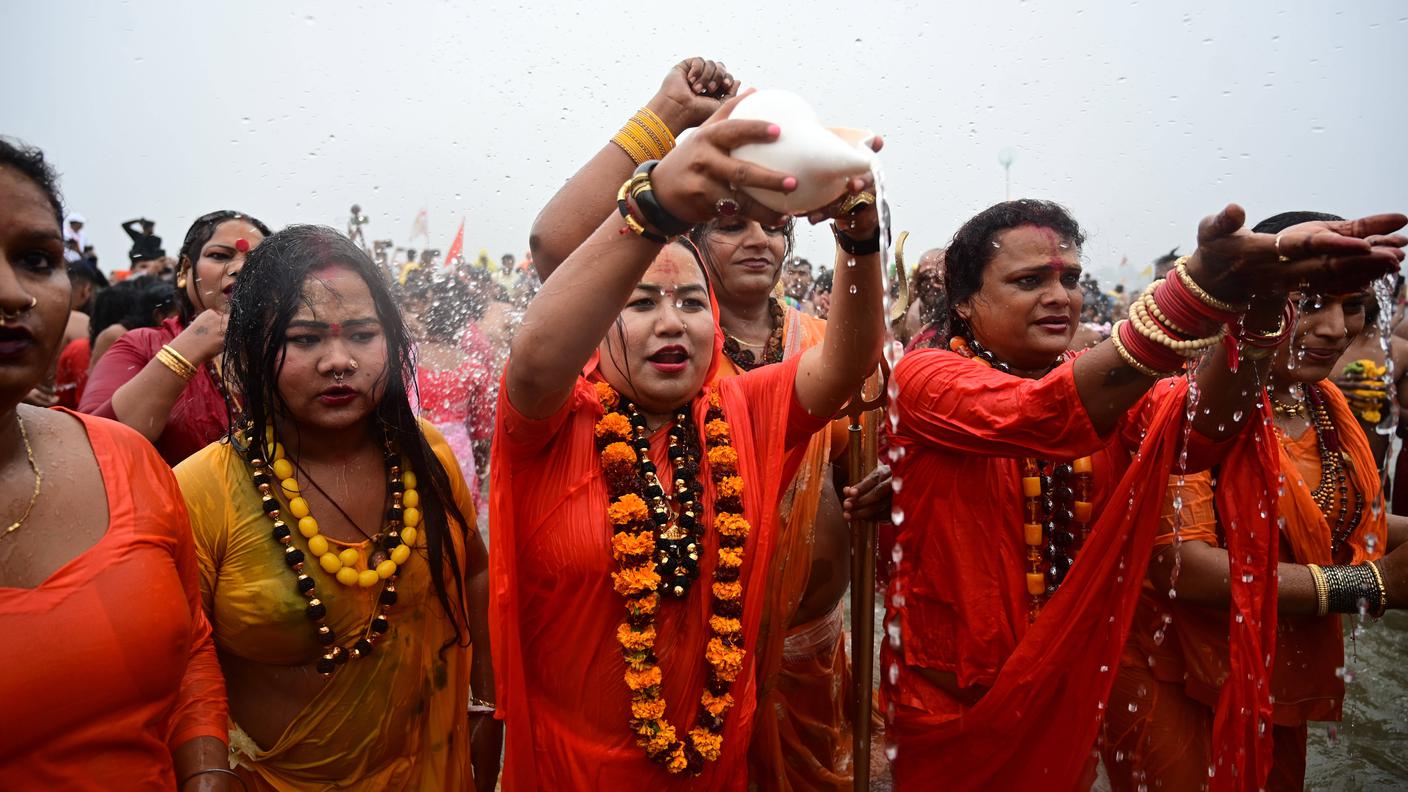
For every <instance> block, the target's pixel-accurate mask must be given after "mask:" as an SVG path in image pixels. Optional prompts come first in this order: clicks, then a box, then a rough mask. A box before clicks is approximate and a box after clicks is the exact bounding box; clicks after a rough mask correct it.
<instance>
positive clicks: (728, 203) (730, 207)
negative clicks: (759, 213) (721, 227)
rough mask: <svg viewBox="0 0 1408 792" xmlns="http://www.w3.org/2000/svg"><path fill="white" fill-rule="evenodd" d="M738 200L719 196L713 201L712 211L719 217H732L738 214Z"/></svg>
mask: <svg viewBox="0 0 1408 792" xmlns="http://www.w3.org/2000/svg"><path fill="white" fill-rule="evenodd" d="M738 210H739V206H738V201H736V200H735V199H733V198H731V197H730V198H720V199H719V200H717V201H715V202H714V212H715V214H718V215H719V216H720V217H733V216H734V215H736V214H738Z"/></svg>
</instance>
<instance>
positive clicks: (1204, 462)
mask: <svg viewBox="0 0 1408 792" xmlns="http://www.w3.org/2000/svg"><path fill="white" fill-rule="evenodd" d="M1405 221H1408V218H1404V217H1403V216H1402V215H1379V216H1375V217H1370V218H1364V219H1362V220H1357V221H1353V222H1329V221H1316V222H1309V223H1304V224H1300V225H1296V226H1293V227H1291V228H1288V229H1285V230H1284V231H1282V232H1280V233H1279V234H1265V233H1253V232H1250V231H1247V230H1245V229H1243V228H1242V223H1243V212H1242V210H1241V208H1240V207H1237V206H1235V205H1232V206H1229V207H1227V208H1226V209H1224V210H1223V211H1222V212H1220V213H1219V214H1217V215H1215V216H1213V217H1210V218H1208V219H1207V220H1204V221H1203V223H1202V225H1201V226H1200V228H1199V233H1198V243H1199V244H1198V248H1197V250H1196V251H1195V252H1194V254H1193V255H1192V256H1190V257H1188V258H1187V259H1186V260H1184V261H1183V262H1182V264H1183V265H1182V266H1181V267H1179V268H1178V269H1176V270H1175V272H1174V274H1172V275H1171V276H1170V277H1169V278H1168V279H1167V280H1166V281H1160V282H1157V283H1156V284H1155V285H1154V286H1153V287H1151V289H1150V290H1149V291H1148V292H1146V293H1145V295H1143V296H1142V297H1141V298H1140V299H1139V300H1137V301H1135V303H1134V304H1133V305H1132V306H1131V309H1130V319H1129V320H1128V321H1124V322H1121V323H1119V324H1118V325H1116V327H1115V330H1114V333H1113V334H1112V337H1111V338H1110V339H1109V340H1107V341H1104V342H1102V343H1100V344H1097V345H1096V346H1095V347H1093V348H1092V349H1090V350H1088V351H1086V352H1084V353H1082V354H1079V355H1076V356H1072V355H1070V354H1068V353H1067V349H1068V345H1069V344H1070V340H1071V336H1072V333H1073V332H1074V330H1075V328H1076V323H1077V319H1078V317H1079V316H1080V309H1081V304H1082V297H1083V294H1082V289H1081V284H1080V279H1081V254H1080V251H1081V246H1082V244H1083V242H1084V234H1083V232H1082V231H1081V229H1080V227H1079V225H1077V224H1076V222H1075V220H1074V219H1072V218H1071V216H1070V215H1069V214H1068V213H1067V212H1066V211H1065V210H1064V209H1063V208H1061V207H1060V206H1057V205H1055V204H1052V203H1049V202H1045V201H1034V200H1019V201H1009V202H1004V203H1001V204H997V205H995V206H993V207H991V208H989V209H987V210H984V211H983V212H981V213H979V214H978V215H977V216H975V217H974V218H972V219H971V220H969V221H968V222H967V223H965V224H964V225H963V227H962V228H960V229H959V231H958V232H957V233H956V234H955V235H954V238H953V240H952V242H951V244H950V245H949V247H948V252H947V256H946V275H947V277H946V285H947V289H948V296H949V299H950V306H951V307H950V315H949V321H950V332H951V337H950V338H948V339H946V343H945V344H944V345H943V346H942V347H939V348H927V349H917V350H914V351H912V352H911V353H910V354H908V355H906V356H905V358H904V359H903V360H902V361H900V363H899V364H898V365H897V366H896V368H895V372H894V383H895V385H896V386H897V387H898V397H897V399H896V403H895V416H896V418H897V426H896V428H895V430H894V431H893V432H892V434H891V437H892V441H893V444H894V452H893V453H894V454H895V456H896V457H897V461H896V463H895V479H896V481H900V482H902V485H903V486H902V487H899V488H897V489H896V492H895V496H894V513H895V516H896V518H897V520H896V521H897V522H898V523H899V525H898V527H897V535H896V547H895V550H894V555H895V557H896V558H899V559H900V561H899V563H898V564H897V568H896V570H895V572H894V575H893V577H892V580H891V589H890V596H889V599H888V612H887V615H886V628H887V635H889V636H890V639H889V640H886V641H885V642H884V644H883V646H882V657H881V668H882V669H885V672H884V674H883V676H882V678H883V679H885V684H883V685H882V695H883V699H884V701H885V704H886V706H887V708H888V709H890V711H891V713H892V714H891V717H890V721H889V728H888V734H889V736H890V738H891V740H892V741H893V750H894V751H895V757H894V760H893V762H892V768H893V771H894V777H895V780H896V785H897V787H898V788H913V789H919V788H927V787H928V786H929V785H930V784H932V782H933V779H934V778H936V777H940V774H943V777H945V778H946V779H947V780H948V781H949V782H950V785H951V786H952V788H956V789H1018V788H1057V789H1066V788H1075V787H1078V786H1081V785H1083V784H1088V783H1089V781H1090V779H1091V778H1092V777H1093V776H1091V775H1089V774H1090V773H1091V772H1093V765H1092V760H1091V749H1092V747H1093V746H1094V744H1095V740H1096V737H1097V732H1098V723H1099V721H1098V720H1097V718H1096V717H1095V714H1096V713H1097V712H1098V711H1099V709H1100V707H1102V706H1103V703H1104V701H1105V698H1106V696H1107V695H1108V692H1109V686H1110V684H1111V680H1112V679H1113V676H1114V675H1113V674H1110V673H1109V669H1110V668H1113V667H1116V666H1117V665H1118V660H1119V657H1120V654H1121V652H1122V650H1123V648H1124V638H1125V635H1126V634H1127V633H1128V631H1129V628H1130V618H1131V616H1132V608H1133V603H1134V600H1135V598H1136V597H1137V594H1138V588H1139V585H1140V576H1138V575H1131V574H1128V570H1129V569H1132V568H1143V566H1144V565H1145V563H1146V562H1147V559H1148V557H1149V553H1150V552H1151V549H1152V544H1153V538H1154V534H1155V533H1156V528H1157V525H1158V515H1159V508H1160V506H1161V505H1162V503H1163V494H1164V491H1163V487H1162V483H1163V482H1164V481H1166V480H1167V477H1168V475H1169V472H1170V471H1171V470H1173V469H1174V466H1175V465H1177V466H1178V469H1179V470H1180V471H1187V472H1191V471H1197V470H1200V469H1205V468H1207V467H1208V466H1209V465H1211V464H1215V463H1218V462H1221V463H1222V466H1223V469H1224V470H1247V471H1257V470H1260V469H1261V468H1259V467H1258V463H1257V453H1258V451H1259V449H1262V448H1266V447H1268V445H1269V443H1270V442H1271V441H1270V440H1269V437H1263V435H1264V434H1266V432H1265V426H1264V425H1263V424H1262V422H1261V421H1259V420H1249V416H1251V415H1254V414H1255V413H1256V408H1257V404H1258V401H1257V398H1258V396H1259V393H1260V391H1259V383H1260V382H1264V381H1265V376H1266V372H1267V370H1268V367H1269V365H1270V360H1269V358H1268V356H1267V355H1266V354H1265V352H1264V350H1265V349H1267V348H1268V347H1269V346H1275V345H1276V344H1277V343H1279V342H1280V341H1282V340H1284V338H1285V337H1286V336H1287V334H1288V333H1289V332H1290V328H1291V326H1292V324H1291V323H1290V322H1288V321H1286V310H1287V300H1286V297H1285V294H1286V291H1287V290H1288V289H1289V288H1291V287H1293V286H1294V285H1296V284H1299V283H1301V282H1303V281H1305V282H1309V283H1311V284H1313V285H1316V286H1317V287H1319V288H1324V289H1333V290H1336V291H1338V292H1344V291H1349V290H1357V289H1360V288H1362V287H1363V286H1364V285H1365V284H1366V283H1368V281H1369V280H1371V279H1372V278H1374V277H1377V276H1379V275H1381V274H1382V273H1383V272H1385V271H1387V270H1389V269H1391V268H1392V267H1394V266H1396V265H1397V262H1398V261H1400V260H1401V258H1402V252H1401V251H1400V250H1399V248H1400V247H1401V246H1402V245H1403V244H1404V242H1405V240H1404V239H1403V238H1402V237H1381V236H1378V235H1381V234H1386V233H1389V232H1391V231H1393V230H1395V229H1397V228H1399V227H1401V226H1402V225H1403V224H1404V222H1405ZM1228 334H1231V335H1232V336H1233V337H1234V340H1235V343H1232V342H1225V341H1223V338H1224V336H1226V335H1228ZM1229 347H1230V348H1231V349H1233V350H1235V352H1236V355H1237V361H1236V365H1235V366H1234V365H1231V363H1230V362H1229V357H1230V355H1231V354H1232V352H1229V351H1228V348H1229ZM1204 350H1211V351H1210V352H1209V353H1208V356H1207V359H1206V360H1205V361H1204V362H1203V363H1202V365H1201V366H1200V367H1199V368H1198V369H1197V370H1196V372H1195V373H1194V374H1190V376H1189V378H1187V379H1175V380H1170V381H1169V382H1168V383H1167V384H1165V385H1161V386H1158V387H1154V384H1155V382H1156V381H1157V380H1158V379H1159V378H1160V377H1164V376H1168V375H1170V374H1172V373H1174V372H1176V371H1179V370H1180V369H1182V368H1183V364H1184V361H1185V360H1187V359H1190V358H1192V357H1193V356H1196V355H1200V354H1202V353H1203V351H1204ZM1190 383H1191V384H1196V388H1197V394H1196V397H1195V398H1196V402H1195V405H1196V409H1193V408H1188V407H1185V402H1186V398H1185V397H1187V396H1188V390H1189V389H1190V387H1191V384H1190ZM1246 476H1247V480H1246V481H1245V482H1243V491H1244V492H1253V491H1258V490H1256V489H1255V488H1256V487H1261V488H1262V489H1263V490H1264V491H1274V490H1275V487H1276V484H1275V476H1274V474H1272V475H1270V476H1269V477H1268V476H1265V475H1263V476H1261V477H1260V478H1258V477H1257V476H1255V475H1253V473H1247V474H1246ZM1268 478H1269V480H1268ZM1150 482H1159V485H1158V486H1154V487H1151V486H1150ZM1246 500H1248V501H1250V502H1252V503H1255V502H1256V500H1255V498H1254V497H1251V496H1250V495H1249V496H1247V498H1246ZM1268 514H1269V513H1268V512H1263V513H1262V514H1261V516H1260V517H1258V515H1257V514H1256V513H1253V514H1252V515H1250V517H1248V518H1246V519H1244V520H1243V521H1242V523H1241V525H1240V528H1239V530H1238V531H1235V532H1233V534H1232V537H1231V539H1232V541H1233V542H1235V547H1236V548H1238V549H1240V552H1239V553H1236V554H1235V557H1236V558H1237V561H1236V563H1237V565H1238V566H1237V567H1235V568H1234V572H1236V573H1239V574H1237V575H1236V576H1235V577H1234V580H1237V578H1240V577H1241V576H1240V573H1241V572H1242V571H1243V570H1242V568H1241V567H1242V565H1246V564H1250V563H1251V562H1253V561H1256V560H1264V558H1263V557H1264V556H1265V555H1266V554H1267V539H1266V537H1267V536H1268V535H1269V533H1270V531H1271V525H1272V524H1271V523H1270V522H1269V517H1268ZM1258 529H1259V531H1260V532H1259V533H1258V532H1257V531H1258ZM1258 537H1259V538H1258ZM1229 546H1232V545H1229ZM1267 578H1268V576H1267V575H1264V574H1260V572H1258V573H1257V574H1252V573H1250V572H1249V573H1248V576H1247V578H1246V580H1247V581H1248V582H1246V583H1243V582H1241V581H1240V580H1237V582H1235V583H1234V585H1235V586H1237V587H1239V588H1237V594H1236V599H1237V600H1238V601H1239V602H1254V601H1257V598H1258V597H1264V596H1265V595H1266V589H1267V587H1268V586H1269V585H1270V581H1268V579H1267ZM1255 581H1260V582H1255ZM1272 596H1273V597H1274V594H1272ZM1248 607H1249V606H1248ZM1239 613H1240V611H1239ZM1245 615H1246V616H1247V617H1248V619H1249V621H1248V622H1247V623H1248V629H1252V628H1253V627H1254V626H1255V625H1258V624H1261V623H1266V622H1263V621H1262V618H1263V616H1265V614H1263V613H1261V612H1259V611H1258V612H1252V611H1250V610H1248V611H1247V613H1246V614H1245ZM1223 617H1224V619H1226V618H1227V615H1226V614H1225V613H1224V614H1223ZM1270 619H1272V620H1274V613H1272V614H1270ZM1243 670H1244V671H1245V673H1242V674H1240V675H1238V676H1237V677H1236V679H1235V684H1233V685H1231V688H1230V689H1231V690H1232V692H1233V693H1234V694H1236V695H1238V696H1242V697H1243V698H1242V699H1240V700H1241V701H1248V702H1251V701H1253V700H1254V699H1255V698H1256V697H1257V696H1258V695H1261V696H1264V695H1265V688H1264V686H1261V687H1259V686H1258V681H1259V680H1261V679H1264V677H1265V669H1264V668H1256V667H1251V668H1246V669H1243ZM1248 706H1249V707H1250V706H1252V705H1251V704H1248ZM1085 713H1090V716H1089V717H1087V716H1086V715H1085ZM1227 722H1228V723H1229V727H1228V728H1234V727H1235V725H1237V724H1239V723H1240V721H1238V720H1236V719H1232V718H1229V719H1228V721H1227ZM1253 732H1254V730H1245V731H1235V730H1234V731H1232V732H1226V733H1220V734H1219V739H1220V741H1221V744H1222V746H1223V750H1224V751H1232V752H1234V753H1229V754H1226V755H1227V756H1232V755H1235V751H1237V750H1239V749H1240V750H1245V751H1246V752H1248V753H1251V752H1254V751H1255V750H1257V749H1259V747H1260V746H1259V745H1253V743H1258V742H1259V741H1258V738H1257V736H1256V735H1255V734H1254V733H1253ZM978 755H981V756H984V757H985V760H984V761H983V762H982V763H981V764H974V763H972V762H971V758H972V757H973V756H978ZM959 767H963V768H965V769H964V771H963V772H962V773H960V774H958V775H955V774H954V770H955V768H959ZM1227 772H1228V773H1230V772H1231V771H1230V769H1229V770H1228V771H1227ZM1248 772H1251V773H1253V774H1256V773H1260V772H1263V771H1262V769H1260V768H1252V769H1250V770H1249V771H1248Z"/></svg>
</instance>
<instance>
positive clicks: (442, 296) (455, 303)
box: [421, 278, 484, 342]
mask: <svg viewBox="0 0 1408 792" xmlns="http://www.w3.org/2000/svg"><path fill="white" fill-rule="evenodd" d="M429 297H430V303H429V304H428V305H426V306H425V312H424V314H422V316H421V324H422V325H423V326H424V327H425V333H426V336H427V338H429V339H430V340H432V341H441V342H449V341H454V340H455V338H456V337H457V336H458V335H459V334H460V331H461V330H463V329H464V328H465V327H466V326H467V325H468V324H469V322H470V320H471V319H479V318H483V316H484V308H483V306H475V303H476V302H477V300H476V299H475V297H474V295H473V294H472V293H471V292H470V288H469V286H468V285H467V284H465V283H462V282H460V281H458V280H455V279H453V278H452V279H449V280H446V281H444V282H442V283H437V284H435V285H434V286H433V287H432V288H431V289H430V290H429ZM476 307H477V311H476V310H475V308H476ZM474 313H478V314H479V316H477V317H476V316H474Z"/></svg>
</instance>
